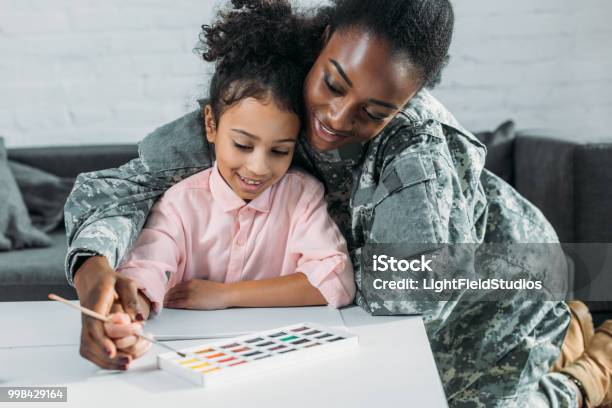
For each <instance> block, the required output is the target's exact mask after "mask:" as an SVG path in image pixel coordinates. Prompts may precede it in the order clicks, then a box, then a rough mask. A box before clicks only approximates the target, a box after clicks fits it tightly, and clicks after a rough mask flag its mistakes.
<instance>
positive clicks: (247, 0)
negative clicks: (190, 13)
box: [196, 0, 310, 122]
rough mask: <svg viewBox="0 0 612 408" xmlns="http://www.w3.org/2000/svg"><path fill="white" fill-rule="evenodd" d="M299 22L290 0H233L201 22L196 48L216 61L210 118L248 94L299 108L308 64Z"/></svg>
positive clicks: (302, 21)
mask: <svg viewBox="0 0 612 408" xmlns="http://www.w3.org/2000/svg"><path fill="white" fill-rule="evenodd" d="M304 24H305V19H304V18H303V17H301V16H299V15H297V14H295V13H294V12H293V10H292V8H291V5H290V4H289V1H286V0H232V1H231V7H229V8H226V9H224V10H221V11H220V12H219V14H218V16H217V19H216V21H215V22H214V23H213V24H212V25H203V26H202V32H201V33H200V36H199V42H198V45H197V47H196V50H197V51H198V52H199V53H200V54H201V55H202V58H203V59H204V60H205V61H208V62H214V63H215V73H214V75H213V77H212V80H211V83H210V91H209V103H210V104H211V107H212V111H213V116H214V118H215V121H217V122H218V119H219V117H220V115H221V114H222V113H223V112H224V111H225V110H226V109H227V108H229V107H230V106H232V105H233V104H235V103H236V102H238V101H240V100H242V99H245V98H248V97H254V98H257V99H266V98H270V97H271V98H272V100H273V101H274V102H275V103H276V105H277V106H278V107H279V108H281V109H283V110H286V111H288V112H294V113H296V114H298V115H300V114H301V113H302V104H303V99H302V85H303V82H304V78H305V76H306V73H307V71H308V69H309V67H310V63H309V60H310V58H307V53H306V52H305V47H306V44H305V41H307V40H305V39H304V37H303V36H302V35H301V33H303V30H304Z"/></svg>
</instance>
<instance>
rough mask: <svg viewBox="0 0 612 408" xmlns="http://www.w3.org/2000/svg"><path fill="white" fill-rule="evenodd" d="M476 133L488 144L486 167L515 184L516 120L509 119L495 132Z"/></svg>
mask: <svg viewBox="0 0 612 408" xmlns="http://www.w3.org/2000/svg"><path fill="white" fill-rule="evenodd" d="M475 135H476V137H477V138H478V139H479V140H480V141H481V142H482V143H483V144H484V145H485V146H487V157H486V159H485V167H486V168H487V169H488V170H490V171H491V172H493V173H494V174H496V175H497V176H499V177H500V178H502V179H504V180H506V181H507V182H508V183H509V184H511V185H514V139H515V138H516V134H515V132H514V122H513V121H511V120H508V121H506V122H504V123H502V124H501V125H499V126H498V127H497V129H495V130H494V131H493V132H480V133H475Z"/></svg>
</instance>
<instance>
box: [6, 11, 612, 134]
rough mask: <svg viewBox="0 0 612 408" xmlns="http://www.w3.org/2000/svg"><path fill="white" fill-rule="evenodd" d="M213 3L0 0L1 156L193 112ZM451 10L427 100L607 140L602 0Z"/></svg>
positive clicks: (608, 54) (466, 117)
mask: <svg viewBox="0 0 612 408" xmlns="http://www.w3.org/2000/svg"><path fill="white" fill-rule="evenodd" d="M318 2H319V1H317V0H302V1H300V3H303V4H312V3H318ZM218 3H219V1H206V0H106V1H103V0H0V135H4V136H5V138H6V140H7V145H9V146H32V145H59V144H81V143H82V144H94V143H131V142H136V141H138V140H140V139H141V138H142V137H143V136H144V135H146V134H147V133H148V132H149V131H151V130H152V129H154V128H155V127H157V126H159V125H161V124H163V123H165V122H168V121H170V120H172V119H174V118H176V117H178V116H179V115H181V114H182V113H184V112H187V111H189V110H191V109H193V108H194V107H195V99H196V98H197V97H200V96H203V95H205V93H206V83H207V78H208V73H209V71H210V68H208V67H206V66H205V65H204V63H203V62H202V61H201V60H200V59H198V57H197V56H196V55H194V54H193V53H192V52H191V50H192V48H193V46H194V45H195V42H196V39H197V34H198V32H199V29H200V25H201V24H203V23H208V22H209V21H210V19H211V17H212V15H213V12H214V8H215V6H214V4H218ZM454 4H455V10H456V15H457V24H456V34H455V40H454V43H453V47H452V50H451V52H452V56H453V59H452V61H451V65H450V66H449V67H448V68H447V70H446V72H445V76H444V81H443V83H442V85H441V86H440V87H439V88H438V89H436V90H435V94H436V95H437V96H438V97H439V98H440V99H441V100H442V101H443V102H444V103H445V104H446V105H447V106H448V107H449V108H451V110H452V111H453V112H454V113H455V115H456V116H457V117H458V118H459V120H460V121H462V122H463V123H464V124H465V125H466V127H468V128H470V129H485V128H492V127H494V126H495V125H496V124H497V123H499V122H500V121H502V120H504V119H506V118H513V119H515V120H516V121H517V124H518V126H519V128H548V129H554V131H555V132H561V133H564V134H567V135H576V137H584V138H586V137H608V138H612V133H610V132H608V131H607V129H606V125H607V124H606V119H607V117H608V116H609V114H610V113H612V51H610V49H612V48H611V47H610V45H609V39H610V38H612V28H610V25H609V24H608V21H609V20H610V19H611V18H612V2H610V1H609V0H585V1H582V2H576V1H575V0H537V1H535V2H534V1H533V0H515V1H512V2H502V1H489V0H461V1H454Z"/></svg>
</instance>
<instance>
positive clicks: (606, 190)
mask: <svg viewBox="0 0 612 408" xmlns="http://www.w3.org/2000/svg"><path fill="white" fill-rule="evenodd" d="M611 165H612V143H605V144H604V143H596V144H586V145H581V146H578V147H577V148H576V153H575V155H574V168H575V172H574V188H575V203H574V205H575V209H574V211H575V217H576V221H575V223H576V226H575V232H576V240H577V241H579V242H612V213H611V209H612V168H611V167H610V166H611Z"/></svg>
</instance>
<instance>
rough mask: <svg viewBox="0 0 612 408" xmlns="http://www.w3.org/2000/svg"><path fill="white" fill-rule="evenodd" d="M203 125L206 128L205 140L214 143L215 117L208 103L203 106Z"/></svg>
mask: <svg viewBox="0 0 612 408" xmlns="http://www.w3.org/2000/svg"><path fill="white" fill-rule="evenodd" d="M204 127H205V128H206V140H208V141H209V142H210V143H215V137H216V136H217V124H216V123H215V117H214V115H213V111H212V107H211V106H210V105H206V106H205V107H204Z"/></svg>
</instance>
